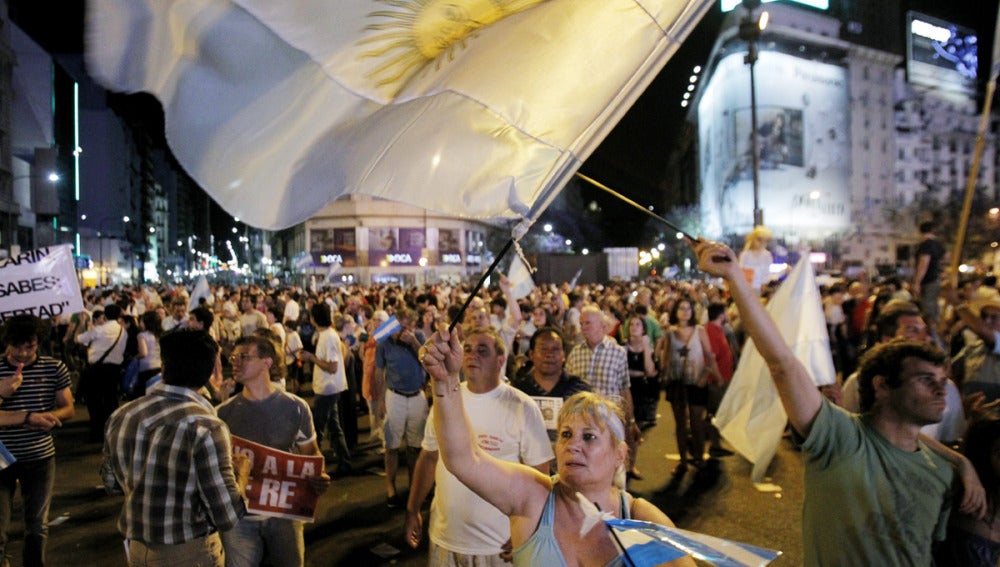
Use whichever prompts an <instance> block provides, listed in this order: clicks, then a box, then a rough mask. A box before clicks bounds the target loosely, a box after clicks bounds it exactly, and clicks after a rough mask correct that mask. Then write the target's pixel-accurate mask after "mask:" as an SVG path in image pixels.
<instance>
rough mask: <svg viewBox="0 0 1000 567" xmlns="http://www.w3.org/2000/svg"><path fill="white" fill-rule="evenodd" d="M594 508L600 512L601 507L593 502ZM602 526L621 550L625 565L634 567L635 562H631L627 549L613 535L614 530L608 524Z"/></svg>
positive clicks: (615, 534) (616, 535)
mask: <svg viewBox="0 0 1000 567" xmlns="http://www.w3.org/2000/svg"><path fill="white" fill-rule="evenodd" d="M594 507H595V508H597V511H598V512H600V511H601V505H600V504H598V503H597V502H594ZM604 526H605V527H606V528H608V533H610V534H611V538H612V539H614V540H615V543H617V544H618V547H620V548H621V550H622V556H623V557H624V558H625V563H626V564H627V565H629V566H630V567H635V561H633V560H632V556H631V555H629V554H628V548H627V547H625V544H623V543H622V540H620V539H618V534H617V533H615V529H614V528H613V527H611V525H610V524H608V523H604Z"/></svg>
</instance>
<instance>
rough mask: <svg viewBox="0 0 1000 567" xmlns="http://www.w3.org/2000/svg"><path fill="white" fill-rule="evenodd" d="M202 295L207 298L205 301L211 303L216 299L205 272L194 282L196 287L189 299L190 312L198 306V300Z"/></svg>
mask: <svg viewBox="0 0 1000 567" xmlns="http://www.w3.org/2000/svg"><path fill="white" fill-rule="evenodd" d="M202 297H204V298H205V302H206V303H207V304H209V305H211V304H212V302H213V301H214V300H213V298H212V290H211V289H209V287H208V278H206V277H205V275H204V274H202V276H201V277H200V278H198V282H197V283H195V284H194V289H193V290H191V299H189V300H188V309H187V310H188V312H189V313H190V312H191V310H192V309H194V308H195V307H198V300H199V299H201V298H202Z"/></svg>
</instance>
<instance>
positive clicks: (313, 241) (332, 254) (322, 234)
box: [309, 228, 358, 268]
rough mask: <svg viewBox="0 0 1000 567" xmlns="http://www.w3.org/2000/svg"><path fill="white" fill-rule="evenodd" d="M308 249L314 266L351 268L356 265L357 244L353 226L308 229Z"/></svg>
mask: <svg viewBox="0 0 1000 567" xmlns="http://www.w3.org/2000/svg"><path fill="white" fill-rule="evenodd" d="M309 250H310V255H311V256H312V264H313V265H314V266H332V265H334V264H339V265H340V266H342V267H347V268H353V267H356V266H357V265H358V245H357V236H356V235H355V232H354V228H319V229H316V228H313V229H310V230H309Z"/></svg>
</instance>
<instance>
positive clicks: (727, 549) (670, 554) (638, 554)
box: [605, 519, 781, 567]
mask: <svg viewBox="0 0 1000 567" xmlns="http://www.w3.org/2000/svg"><path fill="white" fill-rule="evenodd" d="M605 522H606V523H607V524H608V526H609V527H610V528H611V529H612V530H614V531H615V534H616V535H617V538H618V540H619V541H620V542H621V544H622V545H623V546H625V548H626V550H627V552H628V557H629V559H631V563H632V564H633V565H634V566H635V567H648V566H652V565H659V564H661V563H665V562H667V561H672V560H674V559H677V558H678V557H682V556H684V555H691V556H693V557H696V558H698V559H701V560H704V561H708V562H709V563H711V564H712V565H716V566H717V567H749V566H763V565H767V564H768V563H770V562H772V561H774V560H775V559H776V558H777V557H778V556H779V555H781V552H780V551H775V550H772V549H766V548H763V547H756V546H753V545H748V544H745V543H741V542H738V541H732V540H727V539H722V538H717V537H713V536H708V535H704V534H699V533H695V532H689V531H686V530H681V529H677V528H667V527H664V526H661V525H659V524H653V523H650V522H640V521H637V520H617V519H612V520H605Z"/></svg>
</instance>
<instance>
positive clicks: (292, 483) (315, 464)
mask: <svg viewBox="0 0 1000 567" xmlns="http://www.w3.org/2000/svg"><path fill="white" fill-rule="evenodd" d="M232 437H233V452H234V453H242V454H244V455H246V456H247V457H249V458H250V463H251V464H250V484H249V486H247V510H249V511H250V512H251V513H253V514H259V515H261V516H272V517H275V518H288V519H291V520H302V521H305V522H312V521H314V520H315V519H316V501H317V500H319V494H317V493H316V491H315V490H313V489H312V487H311V486H310V485H309V478H310V477H314V476H319V475H320V474H322V473H323V467H324V466H325V463H324V462H323V457H320V456H318V455H309V456H306V455H296V454H294V453H286V452H285V451H279V450H277V449H272V448H270V447H267V446H264V445H261V444H260V443H254V442H253V441H250V440H247V439H243V438H242V437H237V436H236V435H233V436H232Z"/></svg>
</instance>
